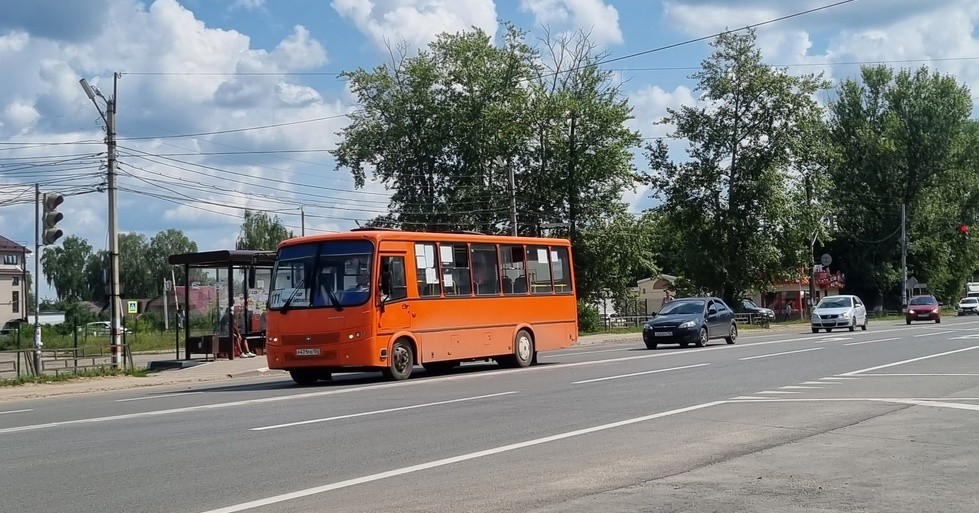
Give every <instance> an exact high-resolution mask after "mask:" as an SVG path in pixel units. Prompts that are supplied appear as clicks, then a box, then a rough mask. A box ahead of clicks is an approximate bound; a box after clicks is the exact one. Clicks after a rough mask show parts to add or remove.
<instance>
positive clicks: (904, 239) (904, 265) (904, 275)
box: [901, 203, 908, 310]
mask: <svg viewBox="0 0 979 513" xmlns="http://www.w3.org/2000/svg"><path fill="white" fill-rule="evenodd" d="M905 210H906V205H905V204H904V203H902V204H901V306H902V307H904V309H905V310H906V309H907V306H908V236H907V234H906V233H905V231H904V223H905V216H906V215H907V214H906V212H905Z"/></svg>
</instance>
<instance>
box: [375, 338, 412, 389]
mask: <svg viewBox="0 0 979 513" xmlns="http://www.w3.org/2000/svg"><path fill="white" fill-rule="evenodd" d="M414 365H415V351H414V350H413V349H412V348H411V343H409V342H408V341H406V340H399V341H397V342H395V343H394V346H393V347H392V348H391V360H390V362H389V363H388V368H386V369H384V370H383V371H382V372H383V373H384V377H386V378H388V379H393V380H394V381H401V380H405V379H408V376H411V369H412V367H414Z"/></svg>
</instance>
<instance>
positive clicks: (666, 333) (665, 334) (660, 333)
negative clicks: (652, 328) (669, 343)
mask: <svg viewBox="0 0 979 513" xmlns="http://www.w3.org/2000/svg"><path fill="white" fill-rule="evenodd" d="M653 336H656V337H672V336H673V332H672V331H657V332H656V333H654V334H653Z"/></svg>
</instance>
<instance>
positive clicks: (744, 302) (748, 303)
mask: <svg viewBox="0 0 979 513" xmlns="http://www.w3.org/2000/svg"><path fill="white" fill-rule="evenodd" d="M741 305H742V306H744V307H745V308H758V305H756V304H755V302H754V301H752V300H750V299H745V300H742V301H741Z"/></svg>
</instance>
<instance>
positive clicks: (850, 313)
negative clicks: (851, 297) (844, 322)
mask: <svg viewBox="0 0 979 513" xmlns="http://www.w3.org/2000/svg"><path fill="white" fill-rule="evenodd" d="M851 315H853V312H850V311H847V312H843V315H841V316H840V317H842V318H844V319H849V318H850V316H851Z"/></svg>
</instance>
